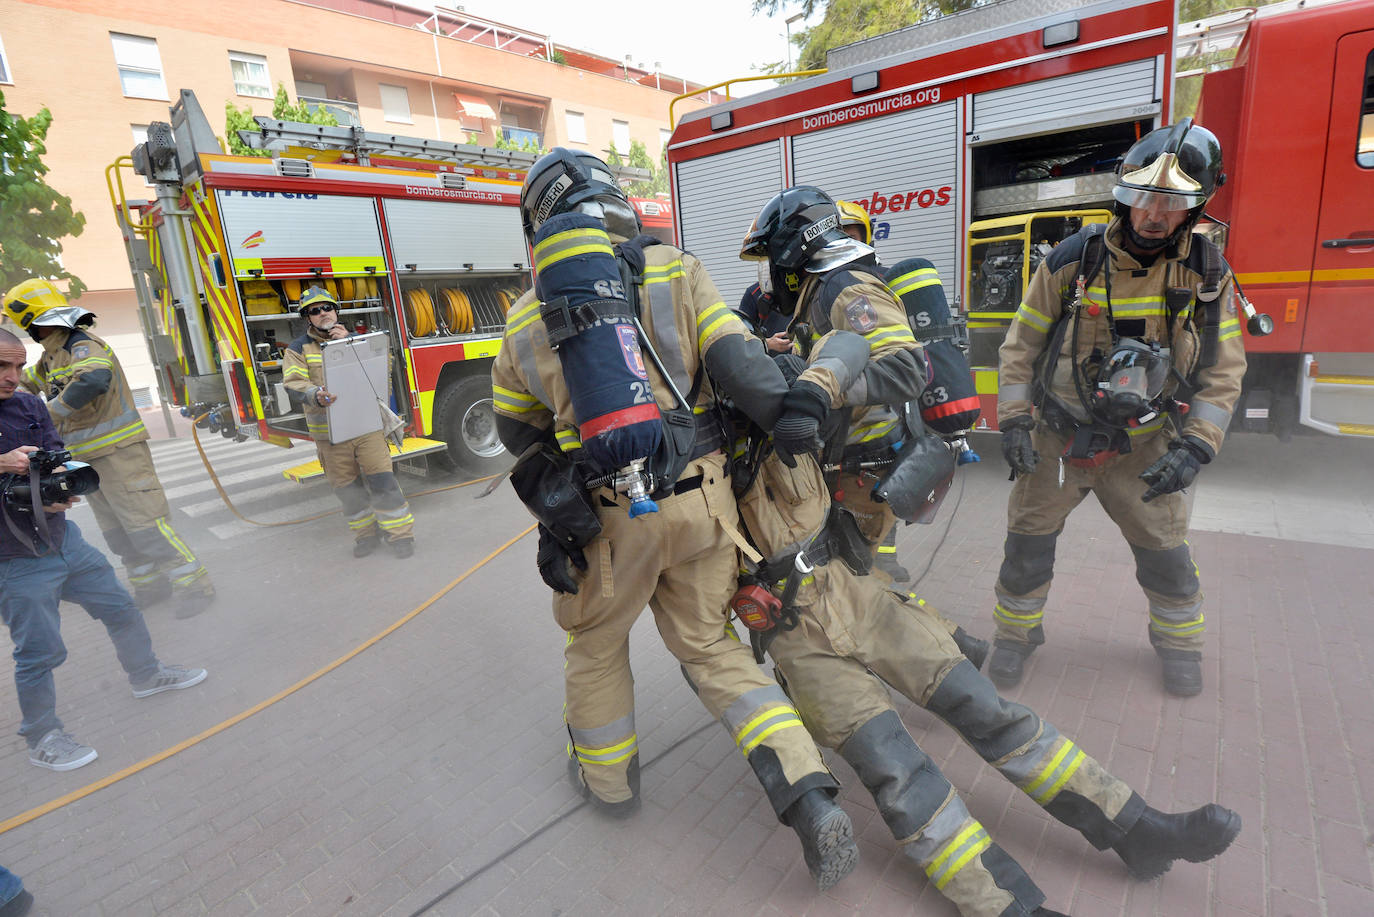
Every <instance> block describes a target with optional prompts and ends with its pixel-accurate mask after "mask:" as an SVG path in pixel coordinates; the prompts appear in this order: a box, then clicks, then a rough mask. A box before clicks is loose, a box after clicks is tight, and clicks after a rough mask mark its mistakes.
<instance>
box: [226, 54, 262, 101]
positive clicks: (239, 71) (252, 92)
mask: <svg viewBox="0 0 1374 917" xmlns="http://www.w3.org/2000/svg"><path fill="white" fill-rule="evenodd" d="M229 69H230V71H232V72H233V74H234V91H235V92H237V93H238V94H239V95H241V96H256V97H258V98H259V99H270V98H272V79H271V77H269V76H268V75H267V58H265V57H263V56H262V55H261V54H246V53H244V52H242V51H230V52H229Z"/></svg>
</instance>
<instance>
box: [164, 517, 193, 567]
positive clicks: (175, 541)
mask: <svg viewBox="0 0 1374 917" xmlns="http://www.w3.org/2000/svg"><path fill="white" fill-rule="evenodd" d="M154 524H155V525H156V526H157V530H158V531H159V532H161V533H162V537H163V538H165V539H167V543H168V544H170V545H171V546H172V547H173V548H175V549H176V552H177V553H178V554H180V555H181V557H182V559H183V560H185V561H186V562H187V563H188V564H193V563H195V562H196V555H195V554H193V553H191V549H190V548H188V547H186V542H184V541H182V540H181V538H180V537H178V536H177V533H176V532H174V531H172V527H171V526H170V525H168V523H167V517H165V516H163V517H161V518H159V519H158V520H157V522H156V523H154Z"/></svg>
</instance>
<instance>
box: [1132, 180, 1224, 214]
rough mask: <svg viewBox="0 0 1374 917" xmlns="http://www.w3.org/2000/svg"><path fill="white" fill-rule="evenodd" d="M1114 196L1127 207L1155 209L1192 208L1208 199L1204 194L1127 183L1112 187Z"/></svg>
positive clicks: (1174, 209) (1175, 209)
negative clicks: (1140, 186)
mask: <svg viewBox="0 0 1374 917" xmlns="http://www.w3.org/2000/svg"><path fill="white" fill-rule="evenodd" d="M1112 196H1113V197H1115V198H1116V199H1117V200H1118V201H1120V202H1121V203H1123V204H1125V205H1126V206H1127V207H1138V208H1140V209H1141V210H1154V211H1161V210H1162V211H1177V210H1192V209H1193V208H1194V207H1197V206H1198V205H1200V204H1203V203H1206V200H1207V198H1206V197H1205V196H1203V195H1202V194H1191V193H1185V192H1175V191H1157V190H1155V189H1153V188H1132V187H1129V186H1127V185H1117V186H1116V187H1115V188H1113V189H1112Z"/></svg>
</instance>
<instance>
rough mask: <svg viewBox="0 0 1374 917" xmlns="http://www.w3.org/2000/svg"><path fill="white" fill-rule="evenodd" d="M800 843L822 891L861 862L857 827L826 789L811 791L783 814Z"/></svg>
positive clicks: (807, 866)
mask: <svg viewBox="0 0 1374 917" xmlns="http://www.w3.org/2000/svg"><path fill="white" fill-rule="evenodd" d="M782 820H783V821H784V822H785V823H786V824H788V825H790V826H791V828H792V830H793V831H795V832H797V837H798V839H800V840H801V845H802V856H803V857H804V858H805V859H806V868H807V869H809V870H811V876H812V878H814V879H815V880H816V885H817V887H818V888H820V890H821V891H825V890H826V889H827V888H830V887H831V886H833V885H834V884H835V883H836V882H839V881H840V880H841V879H843V878H844V877H845V876H847V875H849V873H850V871H851V870H853V869H854V867H855V866H857V865H858V863H859V848H858V845H856V844H855V843H854V825H853V824H852V823H851V822H850V820H849V815H848V813H846V812H845V810H844V809H842V808H840V807H839V805H838V804H837V803H836V802H835V800H833V799H831V798H830V794H829V793H828V792H827V791H825V790H808V791H807V792H806V793H804V794H803V795H802V797H801V798H800V799H798V800H797V801H796V802H794V803H792V805H791V807H790V808H788V810H787V811H786V812H785V813H783V819H782Z"/></svg>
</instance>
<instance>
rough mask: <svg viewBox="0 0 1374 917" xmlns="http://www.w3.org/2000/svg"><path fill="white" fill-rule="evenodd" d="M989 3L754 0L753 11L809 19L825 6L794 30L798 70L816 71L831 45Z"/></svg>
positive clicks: (767, 69)
mask: <svg viewBox="0 0 1374 917" xmlns="http://www.w3.org/2000/svg"><path fill="white" fill-rule="evenodd" d="M989 2H992V0H801V2H799V3H797V2H791V0H753V10H754V13H755V14H756V15H757V14H759V13H762V14H764V15H766V16H777V15H781V14H783V13H786V12H788V11H789V10H794V11H795V13H800V14H801V15H802V16H803V17H805V18H808V19H809V18H811V17H812V16H813V15H814V14H815V13H816V11H817V10H820V9H824V10H825V15H824V17H823V18H822V19H821V21H820V22H818V23H817V24H816V25H814V26H812V27H811V28H809V29H800V30H798V31H796V32H793V33H792V44H793V45H795V46H796V48H797V50H798V53H797V55H796V64H795V69H797V70H814V69H817V68H820V67H824V66H825V55H826V52H827V51H829V50H830V49H831V48H838V47H840V46H841V45H847V44H851V43H853V42H856V41H859V40H860V39H864V38H872V37H873V36H874V35H882V34H883V33H885V32H891V31H893V30H895V29H901V28H905V27H906V26H909V25H915V24H916V23H918V22H926V21H928V20H930V19H936V18H938V17H940V16H945V15H948V14H950V13H957V12H960V11H962V10H967V9H972V8H973V7H975V6H982V5H984V4H986V3H989ZM758 69H759V70H761V71H762V72H764V73H781V72H783V71H784V70H786V69H787V62H786V61H773V62H770V63H767V64H763V65H761V66H760V67H758Z"/></svg>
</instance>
